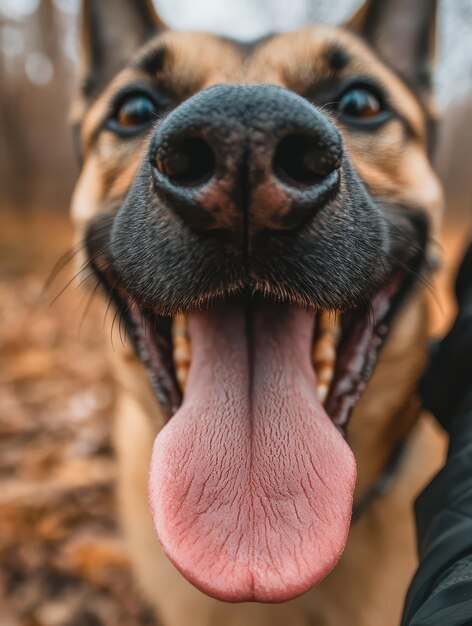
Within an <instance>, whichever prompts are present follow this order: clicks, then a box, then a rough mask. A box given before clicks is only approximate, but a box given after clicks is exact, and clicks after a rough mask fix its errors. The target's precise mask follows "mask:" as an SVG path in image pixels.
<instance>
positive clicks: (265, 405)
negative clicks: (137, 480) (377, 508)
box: [73, 0, 441, 601]
mask: <svg viewBox="0 0 472 626" xmlns="http://www.w3.org/2000/svg"><path fill="white" fill-rule="evenodd" d="M384 4H387V3H382V2H380V1H378V2H377V1H374V2H371V3H368V4H366V5H364V6H363V7H362V8H361V9H360V11H359V13H358V14H357V15H356V16H355V17H354V18H353V20H352V22H351V23H350V25H349V27H348V28H345V29H341V28H328V27H324V26H320V25H315V26H313V27H309V28H306V29H304V30H301V31H298V32H294V33H288V34H282V35H275V36H272V37H268V38H267V39H265V40H263V41H260V42H258V43H255V44H254V45H252V46H245V45H239V44H237V43H235V42H232V41H228V40H224V39H221V38H218V37H216V36H211V35H204V34H195V33H177V32H171V31H169V30H167V29H165V28H164V26H163V25H162V24H161V22H160V21H159V20H158V18H157V17H156V16H155V15H154V14H153V11H152V9H151V8H150V5H149V4H148V3H147V2H145V1H144V0H140V1H133V2H131V0H129V1H128V2H126V1H125V0H122V1H121V2H111V1H110V2H108V1H106V0H101V1H100V2H98V1H93V0H90V1H89V2H85V6H84V12H83V17H84V19H83V48H84V84H83V89H82V92H81V95H80V99H79V101H78V103H77V109H76V112H77V122H78V124H79V128H80V136H81V145H82V154H83V169H82V174H81V177H80V180H79V183H78V186H77V190H76V193H75V198H74V206H73V212H74V216H75V219H76V221H77V224H78V227H79V228H80V229H81V231H82V233H83V236H84V238H85V242H86V248H87V251H88V257H89V259H88V260H89V262H90V265H91V267H92V268H93V270H94V272H95V273H96V274H97V276H98V277H99V279H100V281H101V283H102V284H103V286H104V287H105V289H106V290H107V292H108V295H109V296H110V298H112V299H113V301H114V302H115V304H116V306H117V307H118V308H119V309H120V311H121V313H122V314H123V316H124V319H125V321H126V325H127V329H128V332H129V334H130V336H131V337H132V340H133V342H134V344H135V348H136V351H137V354H138V355H139V357H140V358H141V360H142V361H143V362H144V364H145V366H146V368H147V369H148V371H149V373H150V377H151V381H152V384H153V388H154V391H155V395H156V398H157V400H158V403H159V406H160V410H161V411H162V413H163V414H165V415H166V416H167V419H168V423H167V424H166V426H165V427H164V429H163V430H162V432H161V433H160V434H159V435H158V437H157V439H156V444H155V447H154V453H153V459H152V464H151V474H150V502H151V510H152V514H153V517H154V522H155V526H156V530H157V533H158V535H159V538H160V540H161V542H162V544H163V547H164V549H165V551H166V553H167V554H168V556H169V557H170V559H171V560H172V561H173V562H174V563H175V565H176V566H177V567H178V568H179V569H180V570H181V571H182V573H183V574H184V575H185V576H186V577H187V578H188V579H189V580H191V581H192V582H193V583H194V584H195V585H197V586H198V587H199V588H200V589H202V590H204V591H206V592H207V593H209V594H212V595H214V596H216V597H218V598H220V599H226V600H262V601H280V600H285V599H289V598H291V597H294V596H296V595H298V594H300V593H302V592H304V591H306V590H307V589H308V588H310V587H311V586H313V585H314V584H316V583H317V582H319V581H320V580H321V579H322V578H323V577H324V576H325V575H326V574H327V573H328V572H329V571H330V570H331V569H332V568H333V566H334V565H335V563H336V561H337V560H338V558H339V556H340V554H341V552H342V550H343V547H344V544H345V541H346V537H347V534H348V530H349V522H350V516H351V510H352V499H353V490H354V485H355V477H356V470H355V463H354V459H353V455H352V452H351V450H350V448H349V446H348V444H347V443H346V441H345V438H344V436H343V433H344V430H345V427H346V424H347V421H348V418H349V415H350V413H351V411H352V408H353V407H354V406H355V404H356V402H357V400H358V398H359V396H360V394H361V392H362V391H363V389H364V387H365V385H366V383H367V381H368V379H369V377H370V375H371V373H372V371H373V370H374V367H375V364H376V359H377V355H378V353H379V350H380V347H381V346H382V343H383V341H384V339H385V336H386V335H387V332H388V330H389V326H390V324H391V322H392V319H393V317H394V314H396V312H397V310H398V309H399V308H400V305H401V303H402V302H403V301H404V299H405V298H406V297H408V296H409V294H410V292H411V289H412V284H413V283H414V278H415V276H417V274H418V272H419V271H421V268H422V267H423V264H424V261H425V255H426V251H425V250H426V242H427V240H428V237H430V234H431V232H432V229H434V228H435V222H436V220H437V216H438V212H439V206H440V202H441V194H440V190H439V186H438V183H437V181H436V179H435V177H434V175H433V173H432V170H431V167H430V165H429V161H428V142H429V141H430V127H431V123H430V122H431V119H430V117H429V113H428V111H427V106H426V103H425V101H424V99H425V98H426V93H427V89H428V78H427V76H426V71H425V70H426V69H427V67H428V55H429V46H428V42H430V41H431V24H432V23H433V21H434V16H433V15H432V13H433V8H432V3H430V2H415V3H411V2H404V1H403V0H399V1H398V2H391V3H389V9H386V8H385V6H384ZM394 5H399V6H398V7H397V8H398V13H394V14H390V9H391V8H392V7H394ZM394 8H395V7H394ZM405 18H406V19H405ZM405 24H406V26H405ZM379 32H381V33H382V37H381V38H380V37H379ZM398 34H400V35H401V43H400V44H399V45H400V48H399V47H398V45H397V43H396V41H397V39H396V37H397V36H398ZM379 39H382V41H383V42H384V48H383V49H382V53H383V54H384V55H385V56H387V57H388V56H389V57H390V59H389V60H390V62H391V63H393V67H394V68H395V69H396V70H398V71H400V72H402V73H403V75H404V76H405V75H407V79H408V80H409V81H411V82H412V83H413V84H415V86H416V90H417V92H418V93H420V94H421V97H422V98H423V101H421V100H420V99H419V98H418V97H417V95H415V94H414V92H413V90H412V89H411V88H410V87H408V86H407V81H405V80H404V79H403V78H400V76H399V74H397V73H396V72H395V71H394V69H392V67H389V65H388V64H387V63H385V62H383V61H381V60H380V56H378V54H377V52H376V48H377V47H378V46H377V43H376V42H378V41H379ZM368 42H370V45H369V43H368ZM130 445H132V442H130Z"/></svg>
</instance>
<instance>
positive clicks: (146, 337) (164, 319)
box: [86, 220, 425, 430]
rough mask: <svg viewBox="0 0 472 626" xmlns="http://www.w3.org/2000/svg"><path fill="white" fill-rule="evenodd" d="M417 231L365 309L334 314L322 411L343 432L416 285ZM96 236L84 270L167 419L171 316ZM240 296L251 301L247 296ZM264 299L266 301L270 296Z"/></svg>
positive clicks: (420, 256)
mask: <svg viewBox="0 0 472 626" xmlns="http://www.w3.org/2000/svg"><path fill="white" fill-rule="evenodd" d="M107 224H109V220H107ZM414 225H415V224H414ZM98 226H100V222H99V223H98ZM419 230H420V229H419V227H418V226H416V227H415V231H417V234H418V237H419V238H418V240H416V238H415V241H414V242H411V241H410V242H409V244H408V245H407V246H405V247H404V249H403V251H402V253H401V254H398V252H397V257H398V258H400V257H401V261H399V262H398V263H397V267H396V269H394V270H392V271H391V272H390V274H389V276H388V277H387V278H386V280H385V282H384V285H383V286H382V287H381V288H380V289H379V290H378V291H377V293H376V294H375V295H374V297H373V298H372V300H371V302H370V305H367V307H364V308H362V309H351V310H348V311H342V312H338V315H339V317H340V320H341V330H342V333H341V338H340V342H339V345H338V349H337V354H336V366H335V371H334V378H333V381H332V383H331V386H330V390H329V393H328V396H327V399H326V402H325V408H326V410H327V413H328V415H329V416H330V417H331V419H332V420H333V422H334V423H335V424H336V425H337V426H338V428H340V429H341V430H345V428H346V426H347V423H348V420H349V416H350V414H351V412H352V409H353V408H354V406H355V404H356V402H357V400H358V398H359V396H360V395H361V393H362V391H363V390H364V388H365V387H366V385H367V382H368V380H369V378H370V375H371V373H372V371H373V369H374V366H375V364H376V361H377V357H378V354H379V351H380V349H381V347H382V346H383V344H384V342H385V339H386V337H387V335H388V332H389V330H390V328H391V326H392V322H393V320H394V318H395V316H396V314H397V311H398V310H399V309H400V308H401V305H402V303H403V301H404V299H405V296H406V295H407V294H408V293H409V292H410V291H411V288H412V286H413V285H414V284H415V283H416V281H417V278H418V274H419V272H420V271H421V268H422V266H423V263H424V259H425V254H424V248H423V246H421V245H420V246H418V241H421V239H422V237H420V232H419ZM98 231H99V236H98V237H97V236H92V237H90V235H92V234H93V229H91V230H90V231H89V237H88V239H89V240H88V241H87V240H86V245H87V250H88V256H89V263H90V266H91V268H92V269H93V271H94V272H95V274H96V275H97V277H98V278H99V280H100V282H101V283H102V285H103V286H104V288H105V290H106V292H107V294H108V297H109V299H110V300H111V301H112V302H113V303H114V304H115V306H116V307H117V308H118V310H119V311H120V314H121V315H122V317H123V318H124V322H125V328H126V331H127V335H128V336H129V337H130V339H131V340H132V342H133V344H134V347H135V349H136V352H137V354H138V356H139V357H140V359H141V361H142V362H143V364H144V365H145V366H146V369H147V371H148V374H149V377H150V380H151V383H152V386H153V389H154V392H155V395H156V397H157V399H158V400H159V402H160V404H161V408H162V411H163V413H164V414H165V415H166V416H167V418H168V419H170V418H171V417H172V415H173V414H174V413H175V412H176V411H177V409H178V408H179V406H180V404H181V402H182V391H181V389H180V387H179V384H178V382H177V378H176V372H175V364H174V360H173V346H172V334H171V327H172V319H173V317H171V316H168V315H160V314H158V313H156V311H155V310H153V309H152V308H151V307H148V306H146V304H145V303H142V302H140V301H138V300H137V299H136V297H135V296H134V295H133V293H132V291H131V290H130V289H129V288H128V286H127V285H126V284H125V282H124V281H123V280H122V278H121V276H120V275H119V274H118V272H117V270H116V269H115V264H114V261H113V259H112V258H111V257H110V255H109V253H108V250H109V245H108V241H109V236H110V233H109V228H104V229H101V228H98ZM91 242H93V243H91ZM265 290H266V286H264V291H265ZM243 292H244V291H243V288H242V286H241V285H239V284H235V285H227V286H226V288H225V290H221V291H219V292H215V293H206V294H203V295H202V297H201V299H200V301H199V302H197V303H195V307H194V308H195V309H198V308H209V307H211V306H212V305H213V304H214V303H218V302H221V301H222V300H228V299H236V298H241V297H242V294H243ZM245 297H249V298H251V296H250V295H246V296H245ZM257 297H260V296H257ZM266 297H268V298H269V299H270V298H271V296H270V294H269V295H268V296H266ZM274 299H275V301H278V300H280V297H279V296H277V298H275V296H274V297H273V298H272V300H273V301H274ZM281 304H283V302H281ZM176 314H177V311H176Z"/></svg>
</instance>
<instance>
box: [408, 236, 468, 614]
mask: <svg viewBox="0 0 472 626" xmlns="http://www.w3.org/2000/svg"><path fill="white" fill-rule="evenodd" d="M456 295H457V298H458V303H459V314H458V317H457V319H456V322H455V324H454V326H453V328H452V330H451V332H450V333H449V334H448V336H447V337H446V338H445V339H444V340H443V341H442V342H441V343H440V344H439V345H438V346H437V347H436V348H435V350H434V354H433V356H432V358H431V363H430V366H429V368H428V371H427V372H426V375H425V378H424V381H423V384H422V395H423V398H424V404H425V408H427V409H428V410H430V411H431V412H432V413H433V414H434V415H435V416H436V417H437V419H438V420H439V421H440V422H441V424H442V425H443V426H444V428H445V429H446V430H447V431H448V432H449V435H450V444H449V452H448V456H447V461H446V465H445V466H444V468H443V469H442V470H441V471H440V472H439V474H438V475H437V476H436V477H435V478H434V480H433V481H432V482H431V483H430V484H429V485H428V487H427V488H426V489H425V490H424V491H423V493H422V494H421V495H420V496H419V498H418V500H417V502H416V505H415V515H416V526H417V537H418V551H419V558H420V565H419V567H418V570H417V572H416V575H415V577H414V579H413V581H412V583H411V586H410V589H409V591H408V595H407V598H406V603H405V609H404V614H403V619H402V626H460V625H463V626H466V625H468V626H470V625H471V624H472V245H471V246H470V247H469V249H468V251H467V254H466V256H465V258H464V262H463V264H462V266H461V269H460V271H459V276H458V280H457V285H456Z"/></svg>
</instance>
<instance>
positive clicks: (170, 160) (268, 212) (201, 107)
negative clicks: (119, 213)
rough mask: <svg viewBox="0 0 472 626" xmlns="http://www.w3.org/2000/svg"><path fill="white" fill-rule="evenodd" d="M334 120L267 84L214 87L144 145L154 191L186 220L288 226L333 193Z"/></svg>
mask: <svg viewBox="0 0 472 626" xmlns="http://www.w3.org/2000/svg"><path fill="white" fill-rule="evenodd" d="M342 154H343V148H342V142H341V137H340V134H339V132H338V130H337V129H336V127H335V126H334V125H333V124H332V123H331V122H330V121H329V120H328V118H327V117H325V116H324V115H323V114H322V113H321V112H320V111H319V110H318V109H316V107H314V106H313V105H312V104H310V103H309V102H308V101H306V100H305V99H304V98H302V97H300V96H298V95H296V94H294V93H293V92H290V91H288V90H286V89H282V88H279V87H275V86H269V85H251V86H241V85H221V86H218V87H213V88H211V89H208V90H206V91H203V92H200V93H199V94H197V95H196V96H194V97H193V98H190V99H189V100H187V101H186V102H185V103H184V104H182V105H181V106H179V107H178V108H177V109H175V110H174V111H173V112H172V113H171V114H170V115H169V116H168V117H167V118H166V119H165V120H164V122H163V123H162V124H161V125H160V126H159V127H158V128H157V130H156V132H155V135H154V137H153V140H152V142H151V163H152V166H153V169H154V179H155V184H156V192H157V194H158V195H159V196H160V197H161V198H162V199H163V201H164V202H166V204H167V205H168V206H169V207H170V208H171V209H172V210H174V211H176V212H177V213H179V214H180V216H181V217H182V218H183V219H184V220H185V221H186V222H187V223H188V224H189V225H190V226H194V227H197V228H202V229H225V230H230V231H238V232H240V230H241V227H242V226H243V225H244V224H246V225H247V226H248V228H249V230H250V232H252V233H255V232H258V231H260V230H264V229H290V228H294V227H296V226H298V225H299V224H300V223H302V222H303V221H305V220H306V219H309V218H310V217H313V216H315V214H316V213H317V212H318V211H319V210H321V209H322V208H323V207H324V206H325V205H326V204H327V203H328V202H329V201H330V199H331V198H332V197H333V196H334V195H335V194H336V192H337V189H338V185H339V178H340V175H339V170H340V167H341V161H342Z"/></svg>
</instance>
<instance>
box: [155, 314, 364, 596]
mask: <svg viewBox="0 0 472 626" xmlns="http://www.w3.org/2000/svg"><path fill="white" fill-rule="evenodd" d="M313 325H314V322H313V317H312V316H310V315H309V314H308V313H306V312H305V311H303V310H301V309H294V308H288V307H287V308H285V307H265V308H264V309H260V310H257V311H255V312H254V313H253V316H252V321H251V322H250V323H248V321H247V320H246V317H245V314H244V311H243V310H242V309H236V308H232V309H230V308H219V309H217V310H213V311H211V312H204V313H196V314H193V315H191V316H190V318H189V330H190V335H191V341H192V353H193V360H192V365H191V369H190V374H189V380H188V385H187V389H186V393H185V399H184V402H183V404H182V407H181V408H180V410H179V411H178V412H177V413H176V414H175V415H174V417H172V419H171V420H170V421H169V423H168V424H167V425H166V426H165V428H164V429H163V430H162V431H161V433H160V434H159V436H158V437H157V439H156V442H155V445H154V451H153V457H152V464H151V474H150V502H151V508H152V513H153V518H154V523H155V526H156V529H157V533H158V535H159V538H160V541H161V543H162V545H163V547H164V550H165V552H166V553H167V555H168V557H169V558H170V559H171V561H173V563H174V564H175V565H176V567H177V568H178V569H179V570H180V571H181V572H182V574H183V575H184V576H185V577H186V578H188V580H190V581H191V582H192V583H193V584H194V585H195V586H197V587H199V588H200V589H201V590H202V591H204V592H206V593H207V594H210V595H212V596H214V597H216V598H219V599H220V600H229V601H246V600H257V601H263V602H280V601H283V600H289V599H291V598H293V597H295V596H297V595H299V594H301V593H303V592H305V591H307V590H308V589H310V587H312V586H313V585H315V584H316V583H318V582H319V581H320V580H321V579H322V578H323V577H324V576H326V574H327V573H328V572H329V571H330V570H331V569H332V568H333V567H334V565H335V564H336V562H337V561H338V559H339V557H340V555H341V553H342V551H343V549H344V545H345V543H346V539H347V534H348V530H349V524H350V519H351V509H352V497H353V491H354V484H355V478H356V469H355V461H354V458H353V455H352V452H351V450H350V448H349V446H348V445H347V444H346V442H345V441H344V439H343V437H342V436H341V435H340V434H339V432H338V431H337V429H336V428H335V427H334V426H333V424H332V422H331V420H330V419H329V418H328V416H327V415H326V413H325V411H324V410H323V408H322V406H321V404H320V402H319V400H318V397H317V394H316V391H315V375H314V373H313V368H312V366H311V363H310V349H311V343H312V340H311V338H312V333H313Z"/></svg>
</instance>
